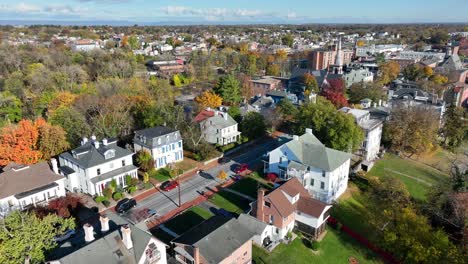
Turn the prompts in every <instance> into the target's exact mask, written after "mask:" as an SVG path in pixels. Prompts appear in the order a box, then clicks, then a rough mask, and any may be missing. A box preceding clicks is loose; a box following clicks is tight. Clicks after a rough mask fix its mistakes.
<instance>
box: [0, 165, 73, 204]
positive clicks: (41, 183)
mask: <svg viewBox="0 0 468 264" xmlns="http://www.w3.org/2000/svg"><path fill="white" fill-rule="evenodd" d="M3 171H4V172H3V173H0V199H3V198H6V197H9V196H11V195H18V197H17V198H19V199H20V198H22V197H24V195H26V194H32V193H36V192H39V191H41V190H44V188H45V189H48V188H53V187H54V186H52V185H53V184H54V183H55V182H56V181H58V180H61V179H64V177H63V176H61V175H58V174H55V173H54V172H53V171H52V170H51V169H50V166H49V164H48V163H47V162H46V161H43V162H39V163H36V164H34V165H18V164H15V163H10V164H8V165H7V166H6V167H5V168H3Z"/></svg>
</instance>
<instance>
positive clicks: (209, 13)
mask: <svg viewBox="0 0 468 264" xmlns="http://www.w3.org/2000/svg"><path fill="white" fill-rule="evenodd" d="M159 11H160V12H162V13H164V14H165V15H167V16H182V15H183V16H197V17H198V16H199V17H204V18H205V19H207V20H209V21H215V20H219V19H223V18H239V17H242V18H245V17H255V16H264V15H267V13H265V12H263V11H260V10H250V9H227V8H204V9H201V8H191V7H185V6H166V7H162V8H160V9H159Z"/></svg>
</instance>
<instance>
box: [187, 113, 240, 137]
mask: <svg viewBox="0 0 468 264" xmlns="http://www.w3.org/2000/svg"><path fill="white" fill-rule="evenodd" d="M194 120H195V122H197V123H199V124H200V128H201V131H202V134H203V137H204V138H205V140H206V141H207V142H209V143H211V144H219V145H221V146H224V145H227V144H229V143H233V142H236V141H237V140H239V137H240V135H241V132H240V131H238V130H237V122H236V121H235V120H234V119H233V118H232V117H231V116H230V115H229V114H228V113H227V112H223V111H218V110H211V109H210V108H208V109H206V110H203V111H201V112H200V113H199V114H198V115H197V116H196V117H195V119H194Z"/></svg>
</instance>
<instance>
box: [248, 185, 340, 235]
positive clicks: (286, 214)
mask: <svg viewBox="0 0 468 264" xmlns="http://www.w3.org/2000/svg"><path fill="white" fill-rule="evenodd" d="M330 208H331V205H329V204H326V203H323V202H321V201H319V200H316V199H313V198H312V197H311V196H310V194H309V193H308V191H307V190H306V189H305V188H304V186H302V184H301V183H300V182H299V180H298V179H297V178H292V179H291V180H289V181H287V182H286V183H284V184H283V185H281V186H280V187H278V188H277V189H275V190H273V191H271V192H270V193H268V194H266V192H265V190H263V189H260V190H259V191H258V198H257V201H255V202H253V203H252V204H251V215H252V216H254V217H256V218H257V219H258V220H260V221H262V222H264V223H267V224H269V225H272V226H274V227H275V230H274V232H273V234H271V236H267V237H265V238H263V239H264V241H263V244H266V242H267V241H266V240H270V241H279V240H281V239H284V237H285V236H286V235H287V233H288V232H291V231H292V230H293V229H294V228H296V230H298V231H300V232H302V233H303V234H304V235H306V236H309V237H312V238H317V237H318V236H320V234H321V233H322V232H323V231H324V229H325V224H326V220H327V219H328V217H329V210H330Z"/></svg>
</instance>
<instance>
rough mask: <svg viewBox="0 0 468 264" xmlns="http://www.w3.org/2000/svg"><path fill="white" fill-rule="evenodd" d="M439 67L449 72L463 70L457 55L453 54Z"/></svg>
mask: <svg viewBox="0 0 468 264" xmlns="http://www.w3.org/2000/svg"><path fill="white" fill-rule="evenodd" d="M440 66H441V67H443V68H445V69H446V70H449V71H455V70H461V69H463V63H462V62H461V60H460V57H459V56H458V55H457V54H453V55H452V56H450V57H449V58H448V59H447V60H446V61H444V62H443V63H441V65H440Z"/></svg>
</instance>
